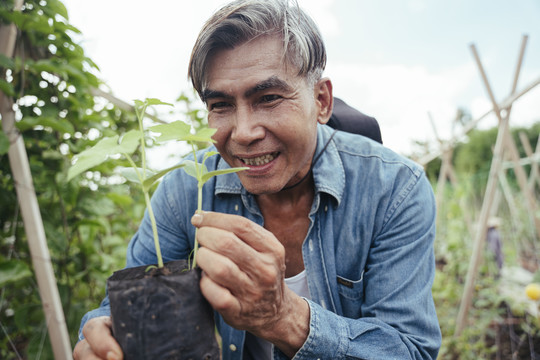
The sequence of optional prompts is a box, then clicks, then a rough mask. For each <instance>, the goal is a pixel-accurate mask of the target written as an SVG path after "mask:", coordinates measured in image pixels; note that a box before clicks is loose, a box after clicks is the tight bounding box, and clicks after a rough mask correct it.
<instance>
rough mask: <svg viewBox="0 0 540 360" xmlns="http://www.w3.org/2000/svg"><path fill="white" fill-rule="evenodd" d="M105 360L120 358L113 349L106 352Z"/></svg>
mask: <svg viewBox="0 0 540 360" xmlns="http://www.w3.org/2000/svg"><path fill="white" fill-rule="evenodd" d="M107 360H120V356H118V354H116V353H115V352H113V351H109V352H108V353H107Z"/></svg>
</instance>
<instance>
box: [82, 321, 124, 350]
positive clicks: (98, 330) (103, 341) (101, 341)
mask: <svg viewBox="0 0 540 360" xmlns="http://www.w3.org/2000/svg"><path fill="white" fill-rule="evenodd" d="M111 326H112V323H111V318H110V317H108V316H101V317H97V318H94V319H90V320H88V322H87V323H86V324H85V325H84V327H83V335H84V340H81V341H79V342H78V343H77V345H75V349H74V350H73V358H74V359H75V360H83V359H84V360H95V359H107V360H122V359H123V358H124V356H123V353H122V349H121V348H120V345H118V343H117V342H116V340H115V339H114V338H113V336H112V334H111Z"/></svg>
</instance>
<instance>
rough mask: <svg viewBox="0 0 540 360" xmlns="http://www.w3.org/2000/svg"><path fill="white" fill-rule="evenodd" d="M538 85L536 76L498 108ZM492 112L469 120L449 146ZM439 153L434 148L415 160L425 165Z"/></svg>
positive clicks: (538, 80)
mask: <svg viewBox="0 0 540 360" xmlns="http://www.w3.org/2000/svg"><path fill="white" fill-rule="evenodd" d="M538 85H540V77H538V78H537V79H536V80H533V81H531V82H530V83H529V84H528V85H527V86H525V87H524V88H522V89H521V90H520V91H519V92H516V93H515V94H513V95H510V96H508V97H507V98H506V99H504V100H503V101H502V102H501V103H500V104H499V109H507V108H508V107H509V106H511V105H512V104H513V103H514V102H515V101H516V100H518V99H519V98H520V97H522V96H523V95H525V94H527V93H528V92H529V91H531V90H532V89H534V88H535V87H536V86H538ZM492 112H493V108H492V109H490V110H488V111H487V112H486V113H484V114H483V115H482V116H480V117H479V118H477V119H476V120H473V121H471V122H469V123H468V124H467V125H466V126H465V127H464V128H463V130H462V131H461V133H460V134H459V135H457V136H454V137H452V139H450V140H449V141H448V142H447V143H448V145H449V146H453V145H455V144H457V142H458V141H459V140H460V139H462V138H463V137H465V136H466V135H467V134H468V133H469V132H470V131H471V130H473V129H474V128H475V127H476V126H477V125H478V124H479V123H480V122H481V121H482V120H484V119H485V118H486V117H487V116H488V115H490V114H491V113H492ZM440 155H441V153H440V149H436V150H434V151H433V152H431V153H429V154H427V155H425V156H424V157H422V158H420V159H418V160H417V162H418V163H419V164H420V165H423V166H424V165H426V164H427V163H429V162H430V161H432V160H434V159H436V158H438V157H439V156H440Z"/></svg>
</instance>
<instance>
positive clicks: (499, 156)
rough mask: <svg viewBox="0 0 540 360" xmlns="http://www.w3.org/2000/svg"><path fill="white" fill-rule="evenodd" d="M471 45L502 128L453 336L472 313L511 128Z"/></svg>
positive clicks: (456, 334)
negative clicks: (473, 297)
mask: <svg viewBox="0 0 540 360" xmlns="http://www.w3.org/2000/svg"><path fill="white" fill-rule="evenodd" d="M470 47H471V51H472V53H473V56H474V59H475V61H476V64H477V66H478V69H479V71H480V75H481V77H482V80H483V82H484V85H485V88H486V91H487V93H488V95H489V98H490V100H491V103H492V105H493V111H494V112H495V114H496V115H497V116H498V117H499V131H498V133H497V140H496V141H495V149H494V151H493V159H492V161H491V168H490V170H489V176H488V182H487V186H486V192H485V194H484V200H483V203H482V210H481V211H480V218H479V220H478V227H477V231H476V236H475V237H474V245H473V253H472V256H471V260H470V262H469V268H468V270H467V279H466V281H465V289H464V291H463V296H462V298H461V304H460V307H459V312H458V317H457V320H456V328H455V331H454V336H459V335H460V334H461V332H462V331H463V329H464V328H465V325H466V323H467V315H468V313H469V309H470V306H471V303H472V296H473V292H474V283H475V280H476V274H477V273H478V266H479V265H480V262H481V260H482V255H483V250H484V244H485V240H486V235H487V222H488V219H489V216H490V212H491V208H492V205H493V200H494V198H495V194H496V191H497V177H498V176H499V173H500V170H501V169H502V162H503V153H504V145H505V140H506V133H507V131H508V128H509V119H508V117H504V118H502V117H501V111H500V109H499V105H497V102H496V101H495V96H494V95H493V92H492V91H491V86H490V84H489V81H488V78H487V76H486V73H485V71H484V67H483V66H482V62H481V61H480V57H479V56H478V52H477V51H476V47H475V45H474V44H471V46H470Z"/></svg>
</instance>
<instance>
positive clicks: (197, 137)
mask: <svg viewBox="0 0 540 360" xmlns="http://www.w3.org/2000/svg"><path fill="white" fill-rule="evenodd" d="M216 131H217V129H213V128H204V129H201V130H199V131H197V132H196V133H195V134H190V135H189V136H187V137H186V139H185V140H187V141H190V142H197V141H199V142H211V143H215V142H216V141H215V140H214V139H212V135H214V134H215V133H216Z"/></svg>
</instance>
